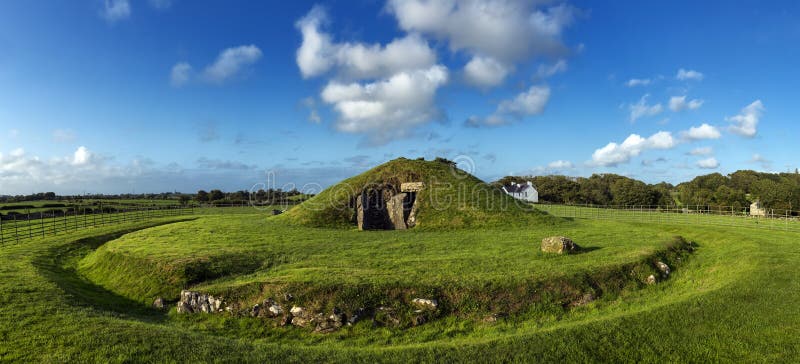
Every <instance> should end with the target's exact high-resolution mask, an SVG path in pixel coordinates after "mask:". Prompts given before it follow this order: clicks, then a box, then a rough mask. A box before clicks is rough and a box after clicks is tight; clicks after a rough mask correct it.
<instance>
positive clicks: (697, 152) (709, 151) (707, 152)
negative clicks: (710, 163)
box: [689, 147, 714, 155]
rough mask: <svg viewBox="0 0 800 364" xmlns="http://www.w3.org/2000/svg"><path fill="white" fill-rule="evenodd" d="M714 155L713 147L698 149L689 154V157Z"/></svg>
mask: <svg viewBox="0 0 800 364" xmlns="http://www.w3.org/2000/svg"><path fill="white" fill-rule="evenodd" d="M711 154H714V148H711V147H697V148H694V149H692V150H691V151H690V152H689V155H711Z"/></svg>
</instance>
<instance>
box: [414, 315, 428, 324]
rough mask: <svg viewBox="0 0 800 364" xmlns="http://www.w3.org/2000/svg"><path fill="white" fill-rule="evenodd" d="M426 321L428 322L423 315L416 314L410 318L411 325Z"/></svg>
mask: <svg viewBox="0 0 800 364" xmlns="http://www.w3.org/2000/svg"><path fill="white" fill-rule="evenodd" d="M426 322H428V318H427V317H425V315H416V316H414V317H412V318H411V325H413V326H419V325H422V324H424V323H426Z"/></svg>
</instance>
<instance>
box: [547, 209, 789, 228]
mask: <svg viewBox="0 0 800 364" xmlns="http://www.w3.org/2000/svg"><path fill="white" fill-rule="evenodd" d="M536 208H537V209H539V210H542V211H546V212H548V213H550V214H552V215H555V216H560V217H570V218H579V219H598V220H617V221H625V222H642V223H659V224H693V225H707V226H732V227H752V228H761V229H771V230H785V231H800V217H798V216H797V215H798V212H797V211H792V210H772V209H764V210H760V211H757V212H754V213H751V212H750V211H749V209H747V208H736V207H716V208H709V207H707V206H682V207H678V206H598V205H554V204H537V205H536Z"/></svg>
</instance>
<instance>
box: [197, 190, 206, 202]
mask: <svg viewBox="0 0 800 364" xmlns="http://www.w3.org/2000/svg"><path fill="white" fill-rule="evenodd" d="M194 199H195V200H197V202H208V192H206V191H203V190H200V191H197V195H195V197H194Z"/></svg>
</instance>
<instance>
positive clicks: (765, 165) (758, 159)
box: [748, 153, 772, 170]
mask: <svg viewBox="0 0 800 364" xmlns="http://www.w3.org/2000/svg"><path fill="white" fill-rule="evenodd" d="M748 162H749V163H756V164H759V165H761V169H763V170H771V169H772V161H770V160H769V159H767V158H764V156H762V155H761V154H758V153H756V154H753V157H752V158H750V160H749V161H748Z"/></svg>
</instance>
